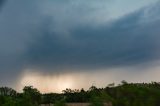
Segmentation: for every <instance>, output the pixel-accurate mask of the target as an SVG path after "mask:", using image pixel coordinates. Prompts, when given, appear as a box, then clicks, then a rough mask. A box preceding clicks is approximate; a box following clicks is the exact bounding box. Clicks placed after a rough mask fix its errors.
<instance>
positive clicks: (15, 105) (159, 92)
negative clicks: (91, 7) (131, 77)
mask: <svg viewBox="0 0 160 106" xmlns="http://www.w3.org/2000/svg"><path fill="white" fill-rule="evenodd" d="M65 103H90V105H91V106H103V105H104V103H110V104H112V105H113V106H160V83H159V82H151V83H127V82H126V81H122V82H121V84H119V85H117V86H115V84H114V83H112V84H109V85H108V86H107V87H105V88H97V87H96V86H91V87H90V88H89V89H88V90H84V89H83V88H82V89H80V90H79V89H74V90H72V89H69V88H67V89H65V90H63V91H62V93H46V94H42V93H40V91H38V89H36V88H34V87H32V86H25V87H24V88H23V92H22V93H18V92H16V91H15V90H14V89H12V88H8V87H1V88H0V106H39V105H40V104H55V106H65Z"/></svg>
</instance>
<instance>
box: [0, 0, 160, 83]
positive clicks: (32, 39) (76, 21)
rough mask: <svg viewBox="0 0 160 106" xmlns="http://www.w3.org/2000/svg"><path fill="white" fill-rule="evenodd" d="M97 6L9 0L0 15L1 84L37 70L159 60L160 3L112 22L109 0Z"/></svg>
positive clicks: (116, 65) (35, 0)
mask: <svg viewBox="0 0 160 106" xmlns="http://www.w3.org/2000/svg"><path fill="white" fill-rule="evenodd" d="M92 2H95V3H93V4H92V5H90V3H89V2H87V3H86V2H84V1H83V2H81V1H80V0H78V1H77V2H73V1H72V0H69V1H65V2H64V1H58V0H54V1H51V0H48V1H44V0H11V1H8V2H6V3H7V4H5V6H3V9H2V11H1V13H0V79H3V82H2V81H0V83H1V84H3V83H4V84H5V83H6V82H7V83H10V81H11V79H14V78H16V77H17V76H18V73H21V72H22V70H24V69H29V68H34V67H35V68H44V69H46V68H47V67H48V68H51V69H53V70H54V69H57V70H58V71H59V69H63V68H69V69H70V68H77V69H85V68H87V69H92V68H100V67H101V68H111V67H113V66H114V67H118V66H122V67H123V66H128V65H136V64H140V63H145V62H150V61H152V60H156V59H159V53H160V52H159V51H158V49H159V45H160V44H159V42H158V41H159V36H158V33H159V32H160V31H159V29H158V28H159V25H160V24H159V23H160V21H159V15H158V14H159V10H160V9H159V7H160V6H159V4H160V3H157V4H156V5H153V6H149V7H148V8H145V9H141V10H139V11H137V12H134V13H132V14H131V13H130V11H129V12H126V14H128V13H130V14H129V15H125V14H122V13H121V11H117V12H116V13H114V15H113V16H114V17H118V19H117V21H114V22H111V23H110V22H108V21H109V20H110V19H112V18H113V16H112V14H109V11H107V9H109V5H107V6H104V5H102V4H105V3H106V1H105V0H103V2H104V3H99V4H97V3H98V2H99V1H98V2H97V0H94V1H92ZM110 2H111V1H109V3H110ZM112 2H115V1H112ZM0 3H1V1H0ZM95 4H96V5H95ZM97 5H98V7H97ZM1 6H2V5H1ZM82 7H83V8H82ZM102 7H103V8H102ZM106 7H107V8H106ZM104 8H105V9H104ZM110 8H111V7H110ZM120 13H121V14H120ZM115 14H118V15H115ZM119 14H120V15H119ZM121 15H125V16H123V17H121ZM103 17H105V18H103ZM106 21H107V22H106ZM102 23H103V24H102ZM154 51H156V53H157V54H155V53H154ZM8 76H9V77H10V78H9V79H8V78H7V77H8ZM4 79H5V80H6V81H5V80H4ZM8 80H10V81H8Z"/></svg>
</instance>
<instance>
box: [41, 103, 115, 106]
mask: <svg viewBox="0 0 160 106" xmlns="http://www.w3.org/2000/svg"><path fill="white" fill-rule="evenodd" d="M66 105H67V106H89V105H90V103H66ZM41 106H54V105H53V104H42V105H41ZM104 106H112V104H111V103H104Z"/></svg>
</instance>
